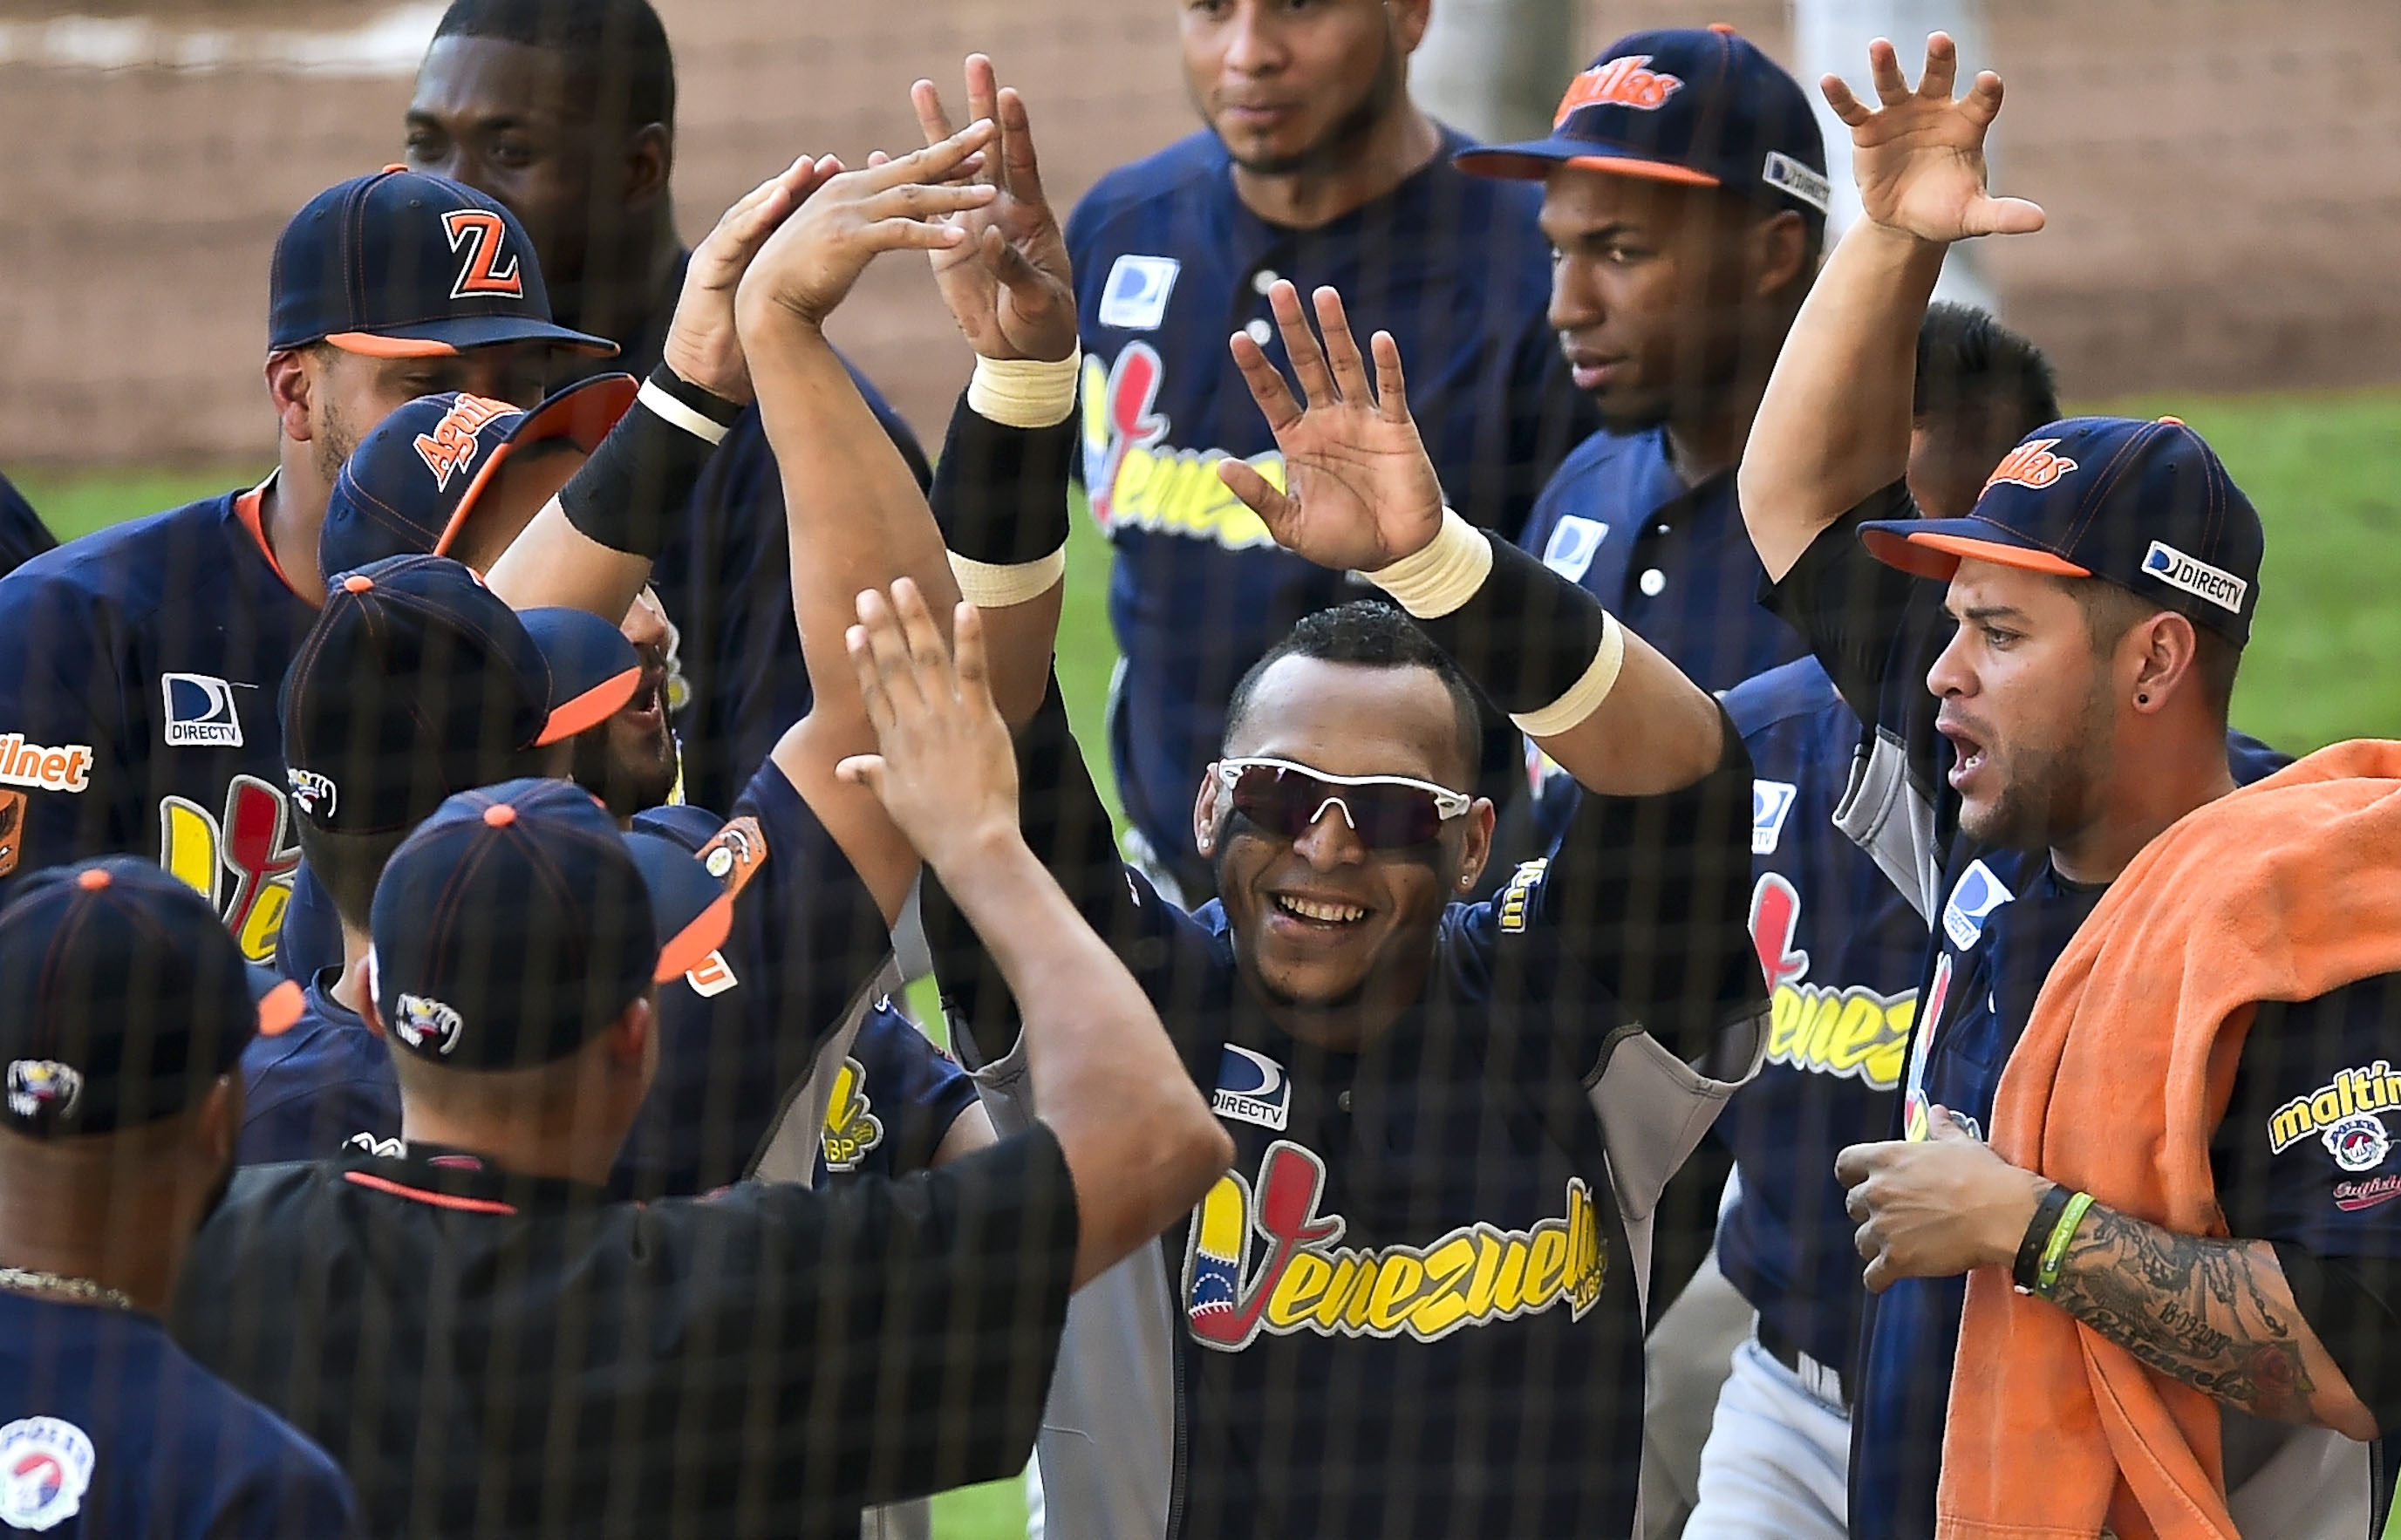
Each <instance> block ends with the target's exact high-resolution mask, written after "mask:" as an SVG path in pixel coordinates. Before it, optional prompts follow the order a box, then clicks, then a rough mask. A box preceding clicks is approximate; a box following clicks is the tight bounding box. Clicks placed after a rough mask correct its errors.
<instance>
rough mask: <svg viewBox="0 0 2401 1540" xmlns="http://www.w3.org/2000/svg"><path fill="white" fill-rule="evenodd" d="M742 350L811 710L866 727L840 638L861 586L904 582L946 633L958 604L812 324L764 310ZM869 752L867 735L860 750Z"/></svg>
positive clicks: (926, 529)
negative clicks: (781, 536)
mask: <svg viewBox="0 0 2401 1540" xmlns="http://www.w3.org/2000/svg"><path fill="white" fill-rule="evenodd" d="M742 337H743V344H744V347H745V348H746V350H747V351H748V356H749V361H750V374H751V379H752V381H753V383H754V384H755V386H756V387H757V390H758V393H759V412H760V418H761V425H762V426H763V427H764V428H765V429H766V433H767V442H768V444H769V446H770V447H772V448H773V449H774V450H775V463H776V466H777V468H778V469H779V470H780V471H781V473H782V475H783V483H784V506H785V510H786V517H787V518H788V519H789V533H790V547H791V562H792V608H793V618H794V620H795V621H796V623H797V624H798V625H799V626H800V632H801V650H802V653H803V658H804V660H805V662H806V665H807V667H808V673H809V684H810V686H811V688H812V690H813V691H814V692H815V695H816V707H815V708H814V709H815V710H816V712H818V713H821V714H825V715H828V716H839V717H841V718H843V719H844V721H848V720H850V719H854V718H855V719H857V721H858V725H859V728H860V730H861V732H862V734H863V733H864V730H865V722H866V718H865V714H864V710H863V708H861V707H860V706H859V704H858V680H857V678H856V676H855V675H854V674H853V672H852V670H851V667H850V664H849V658H848V653H846V651H845V650H844V642H843V637H844V633H845V632H847V631H848V630H849V628H850V626H851V625H852V624H853V623H854V622H855V621H856V620H857V619H858V610H857V608H856V602H857V599H858V594H859V592H860V591H861V590H862V589H867V588H879V589H880V588H889V587H890V586H891V585H892V583H893V582H894V580H895V579H898V578H902V577H906V578H910V579H912V580H914V581H915V583H916V584H917V586H918V589H919V591H920V592H921V593H923V594H924V595H925V598H926V604H927V606H928V607H929V608H930V609H931V610H932V611H933V612H934V615H935V617H936V619H937V621H938V623H939V624H940V626H942V628H943V629H944V631H945V632H947V631H948V629H949V626H950V618H951V609H952V606H953V605H954V604H955V603H956V602H957V600H958V589H957V585H956V584H954V582H953V580H952V577H951V569H950V561H949V557H947V555H946V554H945V553H944V551H943V549H942V542H941V536H940V533H939V532H938V531H937V530H936V529H935V528H934V521H933V518H932V516H931V515H929V514H928V513H927V512H926V500H925V496H924V494H923V493H921V492H920V491H919V490H918V489H917V481H916V477H915V476H913V475H912V474H910V471H909V466H908V462H907V461H904V460H902V459H901V458H900V451H899V449H898V448H896V447H894V446H893V443H892V440H891V437H890V435H889V434H887V433H885V431H884V429H883V426H882V425H881V424H880V423H878V422H877V421H876V420H875V415H874V413H872V412H871V411H870V410H869V409H868V406H867V402H866V400H865V399H864V398H863V397H861V396H860V394H859V393H858V385H857V384H856V383H855V382H854V381H853V380H852V379H851V378H850V371H849V370H848V369H846V368H845V367H844V365H843V363H842V360H841V359H840V358H839V357H838V356H836V355H835V353H834V351H833V349H832V348H831V347H830V345H829V344H828V343H827V342H826V339H825V337H824V336H823V334H822V333H820V332H819V331H818V330H817V329H816V327H815V326H813V325H810V324H808V323H805V322H803V321H802V320H800V319H799V318H798V317H796V316H793V315H791V314H790V313H789V311H784V310H781V309H778V308H775V307H773V306H771V305H768V306H759V307H756V308H755V309H754V310H753V311H752V312H751V313H749V314H747V315H746V317H745V324H744V328H743V333H742ZM871 747H872V744H871V741H869V740H868V739H867V738H865V737H862V739H861V742H860V749H858V750H854V751H865V750H866V749H871Z"/></svg>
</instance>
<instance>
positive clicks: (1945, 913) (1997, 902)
mask: <svg viewBox="0 0 2401 1540" xmlns="http://www.w3.org/2000/svg"><path fill="white" fill-rule="evenodd" d="M2016 897H2017V895H2016V894H2014V893H2012V892H2010V890H2009V887H2008V886H2007V885H2006V884H2004V883H2003V882H2002V881H2001V879H2000V878H1998V877H1996V876H1995V875H1993V869H1992V868H1991V867H1989V866H1986V865H1985V864H1984V863H1983V861H1982V860H1972V861H1969V863H1968V870H1966V871H1965V872H1962V873H1959V881H1958V883H1957V885H1956V886H1955V887H1953V888H1952V889H1951V899H1950V901H1949V902H1947V903H1945V904H1944V905H1943V906H1942V933H1943V934H1944V935H1946V936H1948V937H1950V938H1951V944H1952V945H1954V946H1955V947H1957V948H1958V949H1959V950H1960V951H1962V952H1965V951H1967V950H1969V948H1971V947H1973V946H1974V945H1975V944H1976V943H1977V942H1979V941H1982V940H1983V935H1984V922H1985V921H1986V920H1988V919H1990V918H1991V917H1992V914H1993V911H1994V910H1996V909H1998V908H1999V907H2000V906H2001V905H2003V904H2005V903H2008V902H2009V901H2010V900H2012V899H2014V898H2016Z"/></svg>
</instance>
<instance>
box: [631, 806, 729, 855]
mask: <svg viewBox="0 0 2401 1540" xmlns="http://www.w3.org/2000/svg"><path fill="white" fill-rule="evenodd" d="M634 827H635V828H636V829H638V830H639V831H640V832H643V833H645V834H656V835H659V836H660V837H661V838H663V839H670V840H673V841H675V842H676V843H677V844H678V845H680V846H683V847H684V848H685V849H686V850H689V851H692V852H693V854H695V855H697V854H699V852H700V847H701V846H704V845H707V843H708V842H709V841H711V840H713V839H715V838H716V837H717V835H718V832H719V831H720V830H721V829H723V828H724V827H725V820H724V819H723V818H719V817H718V816H717V815H716V814H714V813H712V812H710V811H709V810H708V809H707V808H706V807H694V806H693V805H691V804H688V803H685V804H676V805H674V806H669V807H645V808H643V809H642V810H641V811H640V812H638V813H637V814H635V815H634Z"/></svg>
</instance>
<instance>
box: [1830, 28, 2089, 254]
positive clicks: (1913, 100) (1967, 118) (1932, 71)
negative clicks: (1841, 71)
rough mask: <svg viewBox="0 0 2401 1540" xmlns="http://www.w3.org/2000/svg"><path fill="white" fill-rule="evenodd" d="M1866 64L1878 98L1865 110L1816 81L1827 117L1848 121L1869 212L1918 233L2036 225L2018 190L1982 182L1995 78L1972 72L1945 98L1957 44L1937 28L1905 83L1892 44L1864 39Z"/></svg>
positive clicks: (1996, 108)
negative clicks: (1920, 68) (1962, 89)
mask: <svg viewBox="0 0 2401 1540" xmlns="http://www.w3.org/2000/svg"><path fill="white" fill-rule="evenodd" d="M1868 68H1869V71H1870V73H1871V75H1872V76H1873V79H1874V82H1875V90H1876V96H1877V99H1878V101H1879V102H1880V103H1881V105H1880V106H1878V107H1876V108H1873V109H1871V108H1869V107H1868V106H1867V105H1866V104H1865V103H1862V102H1860V101H1859V98H1858V97H1856V96H1854V95H1853V94H1851V89H1850V87H1849V86H1847V85H1845V83H1844V82H1843V80H1842V77H1841V76H1832V75H1830V76H1826V78H1825V79H1824V80H1823V81H1822V82H1821V83H1820V84H1821V86H1822V88H1823V89H1824V90H1825V92H1826V101H1827V103H1829V104H1830V105H1831V106H1832V108H1833V109H1834V114H1835V116H1836V117H1840V118H1841V119H1842V120H1843V121H1844V122H1845V124H1847V125H1848V126H1849V127H1850V131H1851V144H1852V151H1851V165H1852V169H1853V171H1854V172H1856V173H1857V175H1858V177H1859V203H1860V206H1861V208H1862V209H1864V210H1865V212H1866V213H1867V216H1868V218H1870V219H1872V220H1873V221H1874V222H1875V223H1877V224H1879V225H1884V226H1888V227H1891V228H1894V229H1899V230H1905V231H1907V232H1908V233H1909V234H1911V235H1914V236H1916V237H1917V238H1918V239H1920V240H1922V241H1965V240H1968V239H1969V238H1970V237H1972V236H1980V235H2024V234H2029V233H2031V232H2033V231H2035V230H2038V229H2040V228H2042V222H2043V214H2042V210H2041V209H2040V208H2038V207H2037V206H2036V205H2035V204H2033V203H2030V202H2028V201H2026V200H2025V199H2023V198H1994V197H1992V196H1990V195H1989V194H1987V193H1986V192H1985V190H1984V174H1985V168H1984V134H1985V132H1986V131H1988V130H1990V129H1991V128H1992V126H1993V119H1994V118H1995V117H1997V116H1998V115H1999V113H2000V110H2001V77H2000V76H1997V75H1995V74H1993V73H1992V72H1991V71H1990V70H1987V71H1985V72H1984V73H1983V74H1982V75H1979V76H1976V78H1975V80H1974V82H1973V83H1972V84H1971V85H1970V86H1969V89H1968V94H1967V95H1966V96H1964V97H1960V98H1957V99H1956V100H1954V99H1953V97H1952V95H1951V89H1952V87H1953V86H1954V85H1955V83H1956V81H1957V79H1958V76H1959V50H1958V48H1957V46H1956V45H1955V44H1954V43H1953V42H1952V41H1951V39H1950V38H1949V37H1948V36H1946V35H1945V34H1941V33H1939V32H1938V33H1936V34H1933V35H1932V36H1930V37H1928V38H1927V40H1926V70H1925V73H1924V74H1923V75H1922V76H1920V77H1919V80H1918V83H1917V88H1916V89H1914V90H1912V89H1910V87H1909V83H1908V81H1907V80H1905V79H1903V78H1902V76H1901V73H1900V56H1899V55H1898V54H1897V53H1896V52H1895V51H1894V49H1893V46H1892V45H1891V44H1890V43H1888V42H1886V41H1885V40H1884V39H1883V38H1877V39H1876V40H1875V41H1874V42H1873V43H1872V44H1870V45H1869V46H1868Z"/></svg>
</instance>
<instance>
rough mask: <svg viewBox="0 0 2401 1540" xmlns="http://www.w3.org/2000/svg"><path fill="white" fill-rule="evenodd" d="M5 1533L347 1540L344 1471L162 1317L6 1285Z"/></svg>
mask: <svg viewBox="0 0 2401 1540" xmlns="http://www.w3.org/2000/svg"><path fill="white" fill-rule="evenodd" d="M0 1533H8V1534H21V1533H42V1534H47V1535H49V1536H51V1537H52V1540H302V1537H303V1536H309V1535H323V1536H326V1537H328V1540H351V1537H355V1536H361V1535H364V1533H366V1531H365V1528H364V1525H362V1524H361V1523H360V1521H359V1515H358V1505H357V1499H356V1498H355V1497H354V1496H353V1495H352V1494H351V1492H350V1480H349V1478H346V1477H345V1476H343V1474H342V1473H341V1471H340V1470H339V1469H338V1468H337V1467H336V1465H335V1464H334V1462H333V1461H332V1460H330V1459H328V1458H326V1456H325V1453H324V1451H322V1450H320V1449H319V1448H318V1447H317V1446H316V1445H314V1444H312V1443H310V1442H309V1440H308V1439H306V1438H304V1437H301V1436H300V1434H299V1433H298V1431H297V1430H295V1428H294V1427H293V1426H292V1424H291V1423H286V1422H285V1421H283V1419H282V1418H281V1417H278V1416H276V1415H275V1414H274V1413H273V1412H271V1411H269V1410H268V1409H266V1408H265V1407H262V1406H260V1405H259V1404H258V1403H257V1402H255V1401H254V1400H252V1399H250V1398H249V1397H248V1396H243V1395H242V1394H241V1393H240V1392H239V1391H237V1390H235V1389H234V1388H233V1387H232V1386H230V1385H228V1384H226V1382H224V1381H222V1380H220V1379H218V1378H217V1377H216V1376H215V1375H213V1374H211V1373H210V1372H209V1371H208V1370H206V1369H204V1368H200V1366H199V1365H198V1364H196V1363H194V1362H193V1361H192V1360H191V1359H190V1358H189V1357H187V1356H186V1355H185V1353H184V1350H183V1349H181V1348H179V1347H177V1346H176V1345H175V1344H174V1343H173V1342H172V1341H169V1340H168V1337H167V1329H166V1327H164V1326H162V1325H161V1324H160V1323H159V1321H158V1317H157V1316H155V1315H150V1314H147V1313H143V1312H138V1311H130V1310H112V1309H110V1308H108V1307H106V1306H104V1305H84V1304H73V1303H68V1302H66V1301H63V1300H53V1299H34V1298H30V1297H28V1296H26V1295H23V1294H12V1293H6V1292H0Z"/></svg>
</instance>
